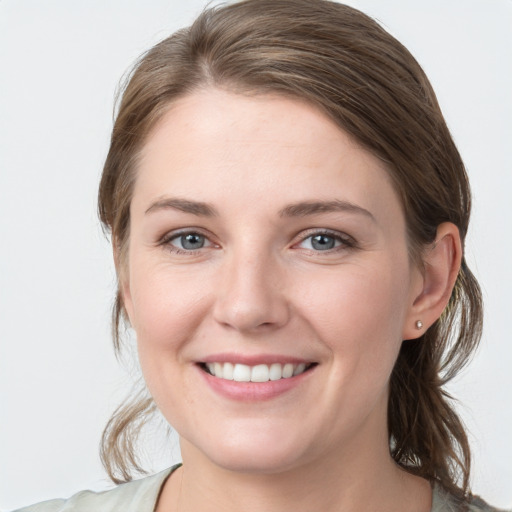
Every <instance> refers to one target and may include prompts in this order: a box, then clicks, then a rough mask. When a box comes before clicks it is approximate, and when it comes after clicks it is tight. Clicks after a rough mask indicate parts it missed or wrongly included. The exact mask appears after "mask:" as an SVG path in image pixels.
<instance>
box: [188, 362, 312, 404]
mask: <svg viewBox="0 0 512 512" xmlns="http://www.w3.org/2000/svg"><path fill="white" fill-rule="evenodd" d="M314 369H315V367H313V368H310V369H309V370H306V371H305V372H304V373H301V374H300V375H296V376H295V377H290V378H288V379H279V380H269V381H267V382H237V381H234V380H227V379H220V378H218V377H214V376H213V375H210V374H209V373H208V372H206V371H204V370H203V369H202V368H201V367H199V366H198V370H199V372H201V374H202V376H203V378H204V380H205V381H206V383H207V384H208V386H210V388H211V389H213V391H215V392H216V393H218V394H219V395H222V396H224V397H226V398H230V399H232V400H239V401H244V402H254V401H262V400H271V399H273V398H276V397H278V396H280V395H283V394H284V393H286V392H288V391H290V390H292V389H294V388H295V387H297V386H299V385H300V384H301V383H302V382H303V381H304V379H307V378H308V376H309V375H310V374H311V373H312V372H313V371H314Z"/></svg>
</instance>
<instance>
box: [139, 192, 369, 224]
mask: <svg viewBox="0 0 512 512" xmlns="http://www.w3.org/2000/svg"><path fill="white" fill-rule="evenodd" d="M168 209H172V210H179V211H181V212H184V213H190V214H192V215H197V216H200V217H215V216H217V215H218V211H217V210H216V209H215V207H214V206H213V205H211V204H209V203H204V202H202V201H191V200H189V199H182V198H179V197H166V198H163V199H159V200H158V201H155V202H154V203H153V204H152V205H151V206H150V207H149V208H148V209H147V210H146V212H145V213H146V214H148V213H151V212H155V211H158V210H168ZM330 212H345V213H347V212H348V213H355V214H359V215H364V216H365V217H368V218H369V219H371V220H372V221H374V222H376V220H375V217H374V216H373V215H372V213H371V212H369V211H368V210H366V209H365V208H362V207H361V206H358V205H356V204H354V203H351V202H349V201H342V200H340V199H336V200H333V201H301V202H298V203H292V204H289V205H287V206H285V207H284V208H282V209H281V210H280V211H279V216H280V217H307V216H309V215H317V214H320V213H330Z"/></svg>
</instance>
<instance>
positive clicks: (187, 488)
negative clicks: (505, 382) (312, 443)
mask: <svg viewBox="0 0 512 512" xmlns="http://www.w3.org/2000/svg"><path fill="white" fill-rule="evenodd" d="M357 448H360V449H357V450H355V453H345V454H343V453H340V452H337V453H336V454H333V456H332V457H326V458H322V460H321V461H320V462H319V461H317V460H315V461H311V462H310V463H307V464H302V465H300V467H296V468H292V469H288V470H284V471H281V472H277V473H272V474H262V473H257V474H254V473H242V472H239V471H230V470H228V469H225V468H222V467H219V466H218V465H216V464H214V463H213V462H211V461H210V460H208V459H206V458H205V457H204V455H203V454H201V453H199V452H198V451H197V450H196V449H195V447H193V446H192V445H190V444H188V443H187V442H186V441H183V440H182V455H183V461H184V464H183V466H182V467H181V468H180V469H178V470H177V471H176V472H175V474H173V476H172V477H171V478H170V479H169V480H168V482H167V484H166V486H165V487H164V490H163V492H162V496H161V498H160V501H159V506H158V508H157V512H191V511H195V510H201V511H202V512H218V511H219V510H222V511H225V512H231V511H233V512H235V511H236V512H238V511H240V510H244V512H263V511H264V512H285V511H286V512H289V511H290V510H293V511H294V512H311V510H322V511H323V512H334V511H337V512H339V511H340V510H343V511H347V512H352V511H354V512H355V511H358V512H359V511H360V510H379V511H381V512H386V511H388V510H389V511H390V512H391V511H393V512H399V511H405V510H413V509H414V510H418V511H419V512H428V511H429V510H430V506H431V489H430V485H429V484H428V482H427V481H426V480H423V479H421V478H418V477H415V476H413V475H410V474H408V473H405V472H404V471H403V470H401V469H400V468H399V467H398V466H397V465H396V464H395V463H394V462H393V460H392V459H391V457H390V455H389V450H388V447H387V442H386V443H385V445H384V446H380V447H374V446H372V447H368V446H366V447H357Z"/></svg>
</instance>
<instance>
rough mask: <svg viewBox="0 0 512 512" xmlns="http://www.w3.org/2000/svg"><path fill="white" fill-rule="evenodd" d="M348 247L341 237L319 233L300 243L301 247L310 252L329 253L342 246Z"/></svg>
mask: <svg viewBox="0 0 512 512" xmlns="http://www.w3.org/2000/svg"><path fill="white" fill-rule="evenodd" d="M344 244H345V245H347V242H345V241H344V240H343V239H342V238H341V236H336V235H330V234H329V233H317V234H316V235H311V236H308V237H307V238H304V240H302V242H301V243H300V247H302V248H303V249H307V250H309V251H318V252H320V251H329V250H330V249H336V248H337V247H340V246H341V245H344Z"/></svg>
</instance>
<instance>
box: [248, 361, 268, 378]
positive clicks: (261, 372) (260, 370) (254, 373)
mask: <svg viewBox="0 0 512 512" xmlns="http://www.w3.org/2000/svg"><path fill="white" fill-rule="evenodd" d="M268 374H269V369H268V366H267V365H266V364H258V365H257V366H253V367H252V370H251V382H267V380H268V379H269V375H268Z"/></svg>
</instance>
